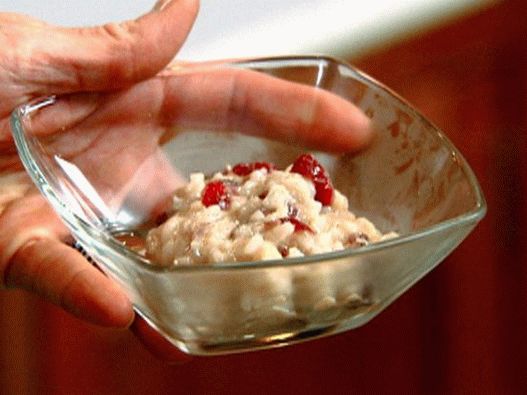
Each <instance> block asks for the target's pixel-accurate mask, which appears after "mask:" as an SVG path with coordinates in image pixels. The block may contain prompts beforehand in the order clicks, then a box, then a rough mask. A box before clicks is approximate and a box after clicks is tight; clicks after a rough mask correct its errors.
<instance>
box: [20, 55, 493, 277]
mask: <svg viewBox="0 0 527 395" xmlns="http://www.w3.org/2000/svg"><path fill="white" fill-rule="evenodd" d="M276 62H280V63H282V64H283V63H294V64H298V63H299V62H315V63H320V62H325V63H327V64H334V65H336V66H339V67H344V68H346V69H347V70H348V72H351V73H352V75H353V77H354V78H356V79H358V80H360V81H361V82H362V83H364V84H366V85H368V86H370V87H374V88H375V89H378V90H380V91H383V92H384V93H386V94H388V95H389V96H391V97H392V98H393V99H395V100H396V101H398V102H399V104H401V105H403V106H404V107H405V110H406V111H408V112H410V113H412V115H413V116H414V117H416V118H417V119H419V121H420V122H422V123H423V124H425V125H426V126H428V127H429V128H430V129H431V130H433V132H434V133H435V134H436V135H437V136H438V137H439V138H440V140H442V142H443V145H444V146H445V147H446V148H447V149H448V150H449V151H450V152H451V153H452V155H455V156H456V160H457V162H458V164H459V165H460V168H461V170H462V171H463V173H464V174H465V176H466V177H467V180H468V181H469V184H470V186H471V190H472V192H473V193H474V196H475V200H476V204H475V205H474V207H473V208H472V209H471V210H470V211H467V212H464V213H462V214H460V215H458V216H456V217H453V218H449V219H447V220H444V221H441V222H438V223H436V224H433V225H430V226H427V227H425V228H423V229H421V230H418V231H414V232H410V233H406V234H404V235H401V236H397V237H395V238H392V239H387V240H383V241H380V242H376V243H372V244H369V245H367V246H363V247H355V248H348V249H343V250H339V251H333V252H327V253H321V254H315V255H309V256H304V257H296V258H287V259H273V260H265V261H243V262H224V263H212V264H207V265H179V266H178V265H173V266H168V267H165V266H156V265H153V264H152V263H151V261H150V260H148V259H147V258H145V257H144V256H142V255H140V254H138V253H136V252H134V251H132V250H130V249H128V248H126V247H125V246H124V245H123V244H122V243H120V242H119V241H118V240H117V239H116V238H115V237H113V236H112V234H110V233H109V232H108V231H104V230H101V229H98V228H96V227H95V226H93V225H92V224H90V223H88V222H86V221H85V220H84V219H82V218H80V217H78V216H77V215H76V214H75V213H74V212H73V211H72V210H71V209H69V207H68V205H67V204H66V203H64V201H63V200H62V199H60V198H59V197H58V196H57V194H56V193H55V192H54V191H53V189H52V188H50V187H49V183H48V182H47V180H46V177H45V176H44V175H43V174H42V172H41V171H40V167H39V165H38V164H37V163H36V161H35V159H34V158H33V157H32V155H31V154H30V151H29V147H28V143H27V140H26V138H25V134H24V129H23V127H22V119H23V117H24V116H26V115H28V114H29V113H31V112H33V111H36V110H38V109H40V108H42V107H45V106H48V105H52V104H53V103H54V102H55V101H56V98H57V96H55V95H50V96H46V97H41V98H37V99H33V100H31V101H29V102H27V103H24V104H22V105H19V106H18V107H16V108H15V109H14V111H13V112H12V114H11V130H12V134H13V137H14V141H15V145H16V147H17V150H18V153H19V156H20V158H21V160H22V163H23V165H24V167H25V169H26V171H27V173H28V174H29V175H30V177H31V179H32V180H33V182H34V183H35V185H36V186H37V188H38V189H39V190H40V192H41V193H42V194H43V195H44V197H45V198H46V199H47V200H48V201H49V202H50V203H51V205H52V206H53V208H54V209H55V211H58V213H57V214H58V215H59V217H60V218H61V219H62V220H63V221H64V222H66V223H67V225H69V226H73V224H75V226H77V227H79V225H80V227H81V228H83V230H84V231H85V232H86V233H88V235H89V236H90V237H93V238H95V239H98V240H99V239H101V238H102V239H103V240H104V242H105V244H106V245H108V246H110V247H111V248H112V249H113V250H114V251H115V252H117V253H118V254H119V255H122V256H124V257H126V258H128V259H130V260H131V261H132V262H134V264H138V265H140V266H142V269H143V270H147V271H153V272H173V271H177V272H179V271H181V272H194V271H209V270H242V269H263V268H269V267H276V266H279V267H283V268H286V267H290V266H298V265H308V264H316V263H321V262H328V261H333V260H341V259H344V258H352V257H362V256H364V255H367V254H370V253H374V252H378V251H383V250H387V249H389V248H392V247H395V246H399V245H402V244H407V243H411V242H413V241H415V240H417V239H420V238H424V237H427V236H430V235H433V234H435V233H440V232H442V231H444V230H445V229H448V228H451V227H459V226H463V225H465V226H466V225H469V224H474V225H475V224H476V223H477V222H478V221H479V220H481V219H482V218H483V217H484V216H485V214H486V211H487V203H486V201H485V197H484V195H483V192H482V190H481V186H480V184H479V182H478V180H477V178H476V176H475V174H474V172H473V170H472V169H471V167H470V166H469V164H468V162H467V160H466V159H465V158H464V157H463V155H462V154H461V153H460V151H459V150H458V149H457V148H456V147H455V146H454V144H453V143H452V142H451V141H450V140H449V139H448V137H446V135H445V134H444V133H443V132H442V131H441V129H440V128H438V127H437V126H436V125H435V124H433V123H432V122H431V121H430V120H428V119H427V118H426V117H425V116H423V115H422V114H421V113H420V112H419V111H418V110H417V109H415V108H414V107H413V106H412V105H411V104H410V103H409V102H408V101H407V100H406V99H404V98H402V97H401V96H400V95H399V94H397V93H396V92H394V91H393V90H392V89H390V88H389V87H387V86H386V85H384V84H383V83H381V82H379V81H377V80H376V79H375V78H373V77H371V76H369V75H368V74H366V73H364V72H363V71H361V70H360V69H358V68H357V67H355V66H352V65H351V64H349V63H348V62H345V61H343V60H340V59H336V58H333V57H331V56H325V55H305V56H304V55H302V56H273V57H261V58H247V59H235V60H227V61H214V62H210V63H208V64H207V63H206V64H205V65H204V66H202V67H203V68H204V69H210V68H221V67H241V68H248V67H254V66H255V65H264V64H272V63H276ZM167 68H168V69H171V66H170V65H169V66H168V67H167ZM172 70H173V71H174V72H179V71H180V70H184V67H177V68H176V69H172ZM194 70H195V68H194ZM57 206H59V207H60V208H61V209H60V210H59V209H58V208H57ZM94 233H95V235H94ZM81 245H82V246H83V248H84V249H85V250H86V252H87V253H88V254H89V253H90V248H89V247H87V246H85V245H84V243H82V242H81Z"/></svg>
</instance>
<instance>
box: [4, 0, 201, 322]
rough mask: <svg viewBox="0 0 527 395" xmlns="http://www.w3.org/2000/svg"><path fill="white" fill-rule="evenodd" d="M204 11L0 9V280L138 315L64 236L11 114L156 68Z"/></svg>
mask: <svg viewBox="0 0 527 395" xmlns="http://www.w3.org/2000/svg"><path fill="white" fill-rule="evenodd" d="M197 10H198V1H197V0H174V1H172V2H167V1H160V2H158V4H156V6H155V7H154V9H153V10H152V12H150V13H148V14H147V15H145V16H143V17H141V18H139V19H137V20H134V21H127V22H124V23H121V24H107V25H104V26H99V27H94V28H86V29H70V28H61V27H55V26H51V25H48V24H46V23H44V22H41V21H38V20H36V19H33V18H30V17H27V16H23V15H17V14H6V13H0V48H2V51H0V287H2V286H6V287H18V288H24V289H26V290H29V291H31V292H35V293H37V294H38V295H40V296H42V297H44V298H46V299H47V300H49V301H51V302H53V303H56V304H57V305H59V306H62V307H63V308H64V309H66V310H67V311H69V312H71V313H73V314H74V315H76V316H77V317H80V318H82V319H84V320H87V321H90V322H93V323H95V324H99V325H104V326H113V327H128V326H129V325H130V324H131V323H132V321H133V320H134V312H133V310H132V305H131V303H130V301H129V300H128V298H127V297H126V295H125V294H124V293H123V291H122V290H121V289H119V287H117V286H116V285H115V284H114V283H113V282H112V281H110V280H109V279H108V278H107V277H105V276H104V275H103V274H102V273H101V272H99V271H98V270H97V269H96V268H94V267H93V266H91V265H89V264H87V263H86V260H85V259H84V258H83V257H82V255H80V254H79V253H78V252H77V251H76V250H74V249H72V248H71V247H69V246H68V245H67V244H66V243H65V242H68V239H69V236H68V232H67V230H66V228H65V227H64V226H63V224H62V223H61V222H60V221H59V220H58V218H57V217H56V215H55V214H54V213H53V212H52V211H51V209H50V207H49V206H48V205H47V204H46V203H45V201H44V200H43V198H42V197H41V196H40V195H39V193H38V192H37V191H36V189H35V188H33V187H32V185H31V182H30V180H29V179H28V178H27V177H26V175H25V173H24V172H23V171H22V167H21V165H20V163H19V161H18V157H17V155H16V150H15V148H14V145H13V142H12V137H11V133H10V127H9V116H10V113H11V111H12V110H13V109H14V108H15V107H16V106H17V105H19V104H22V103H24V102H26V101H28V100H30V99H32V98H35V97H39V96H45V95H49V94H56V93H70V92H99V91H103V90H115V89H118V88H122V87H126V86H129V85H130V84H132V83H134V82H136V81H140V80H143V79H145V78H148V77H151V76H153V75H155V74H156V73H157V72H158V71H159V70H161V69H162V68H164V67H165V66H166V64H167V63H168V62H170V60H171V59H172V58H173V57H174V55H175V54H176V52H177V50H178V49H179V48H180V46H181V45H182V43H183V42H184V40H185V38H186V36H187V34H188V32H189V30H190V28H191V26H192V24H193V22H194V19H195V16H196V14H197ZM145 53H148V56H147V57H145V56H144V54H145Z"/></svg>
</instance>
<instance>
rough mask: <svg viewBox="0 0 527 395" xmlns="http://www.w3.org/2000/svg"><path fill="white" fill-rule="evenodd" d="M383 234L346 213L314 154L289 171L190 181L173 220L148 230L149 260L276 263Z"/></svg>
mask: <svg viewBox="0 0 527 395" xmlns="http://www.w3.org/2000/svg"><path fill="white" fill-rule="evenodd" d="M394 236H396V234H395V233H393V232H391V233H388V234H383V233H381V232H380V231H379V230H378V229H377V228H376V227H375V226H374V225H373V224H372V223H371V222H370V221H369V220H368V219H366V218H363V217H357V216H356V215H354V214H353V213H352V212H351V211H349V208H348V200H347V198H346V197H345V196H344V195H343V194H341V193H340V192H339V191H338V190H336V189H334V188H333V186H332V184H331V180H330V179H329V176H328V175H327V173H326V171H325V170H324V168H323V167H322V165H321V164H320V163H319V162H318V161H317V160H316V159H315V158H314V157H313V156H312V155H310V154H304V155H301V156H300V157H298V158H297V159H296V160H295V161H294V163H293V164H291V165H290V166H288V167H287V168H286V169H284V170H279V169H277V168H276V167H275V166H274V165H272V164H270V163H266V162H253V163H240V164H237V165H235V166H227V167H226V169H225V170H224V171H222V172H218V173H216V174H214V175H213V176H212V177H210V178H207V177H205V175H204V174H203V173H195V174H192V175H191V176H190V182H189V183H188V184H186V185H185V186H183V187H181V188H179V189H177V190H176V191H175V193H174V197H173V206H172V210H171V212H169V213H168V215H167V219H166V221H165V222H164V223H162V224H161V225H160V226H158V227H156V228H154V229H152V230H150V231H149V233H148V235H147V240H146V254H147V256H148V257H149V258H151V260H152V261H153V262H154V263H155V264H158V265H162V266H171V265H192V264H211V263H222V262H247V261H260V260H274V259H284V258H291V257H302V256H305V255H313V254H321V253H325V252H331V251H338V250H342V249H346V248H353V247H358V246H365V245H367V244H370V243H374V242H377V241H380V240H384V239H386V238H391V237H394Z"/></svg>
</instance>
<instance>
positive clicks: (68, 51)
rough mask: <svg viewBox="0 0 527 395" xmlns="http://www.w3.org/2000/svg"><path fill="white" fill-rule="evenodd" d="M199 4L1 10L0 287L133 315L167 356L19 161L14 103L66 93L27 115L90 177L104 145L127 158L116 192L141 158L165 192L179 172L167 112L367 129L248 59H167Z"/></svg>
mask: <svg viewBox="0 0 527 395" xmlns="http://www.w3.org/2000/svg"><path fill="white" fill-rule="evenodd" d="M197 10H198V4H197V1H194V0H174V1H172V2H168V3H166V4H164V5H159V4H158V5H157V6H156V7H155V8H154V10H153V11H152V12H150V13H149V14H147V15H145V16H143V17H141V18H139V19H137V20H134V21H128V22H125V23H122V24H109V25H105V26H101V27H95V28H85V29H66V28H60V27H54V26H50V25H48V24H46V23H44V22H41V21H38V20H35V19H32V18H30V17H26V16H21V15H15V14H2V13H0V48H3V49H4V50H3V51H1V52H0V88H1V89H0V287H7V288H22V289H25V290H28V291H30V292H34V293H36V294H37V295H39V296H41V297H43V298H45V299H47V300H48V301H50V302H52V303H55V304H57V305H59V306H61V307H62V308H64V309H65V310H66V311H68V312H70V313H72V314H73V315H75V316H77V317H79V318H81V319H83V320H86V321H88V322H91V323H94V324H97V325H102V326H110V327H130V328H131V329H132V330H133V331H134V333H136V334H137V335H138V337H139V338H140V339H141V340H142V341H143V342H144V343H145V344H146V345H147V346H148V347H149V348H150V349H151V350H152V351H153V352H154V353H156V354H157V355H159V356H161V357H162V358H164V359H167V360H172V361H174V360H180V359H182V358H184V357H183V356H182V354H180V353H179V352H178V351H177V350H175V349H174V348H173V347H167V344H166V341H165V340H164V339H162V338H159V336H158V335H156V334H155V333H154V332H152V331H151V330H150V329H149V327H148V325H146V324H145V323H144V322H143V321H141V320H138V319H135V316H134V312H133V309H132V305H131V303H130V301H129V300H128V298H127V296H126V294H125V293H124V292H123V291H122V290H121V289H120V288H119V287H118V286H117V285H116V284H115V283H113V282H112V281H111V280H109V279H108V278H107V277H105V276H104V275H103V274H102V273H101V272H100V271H99V270H98V269H96V268H95V267H94V266H92V265H90V264H89V263H87V262H86V260H85V258H84V257H83V256H82V255H81V254H80V253H79V252H78V251H76V250H75V249H73V248H72V247H70V245H69V243H70V242H71V236H70V235H69V234H68V231H67V229H66V228H65V227H64V225H63V224H62V223H61V221H60V220H59V219H58V217H57V216H56V215H55V214H54V213H53V211H52V209H51V208H50V207H49V206H48V205H47V203H46V202H45V201H44V199H43V198H42V197H41V196H40V194H39V193H38V191H37V190H36V189H35V188H34V187H33V186H32V184H31V182H30V180H29V178H28V177H27V176H26V175H25V173H24V171H23V170H22V166H21V164H20V162H19V160H18V156H17V154H16V150H15V148H14V144H13V141H12V137H11V133H10V128H9V116H10V113H11V112H12V110H13V109H14V108H15V107H16V106H17V105H19V104H22V103H24V102H27V101H28V100H30V99H33V98H36V97H40V96H46V95H50V94H58V95H62V96H60V97H62V98H61V99H60V100H59V103H58V105H56V106H53V109H52V110H50V111H49V112H43V116H42V117H41V118H40V119H38V122H36V123H35V128H36V130H37V133H38V130H41V133H42V134H43V135H44V134H46V135H48V134H49V135H50V137H49V138H52V139H53V141H54V144H57V146H60V147H61V150H62V152H64V153H65V155H66V156H68V157H69V158H74V160H75V161H76V163H78V164H80V165H85V166H86V168H90V169H93V174H92V177H93V180H94V182H95V183H97V180H99V179H100V180H102V176H103V175H104V174H105V172H107V171H108V170H109V169H107V168H106V167H105V165H104V164H105V163H108V162H106V161H105V158H106V157H108V158H113V159H114V161H112V163H115V162H119V163H127V165H126V166H120V167H119V168H118V174H117V176H116V178H117V179H118V180H120V181H121V182H122V189H123V194H122V196H123V197H124V195H126V193H127V191H129V189H130V188H133V187H134V183H136V182H137V181H136V179H137V177H135V178H134V177H133V175H134V174H137V169H138V167H139V166H141V165H142V164H143V163H144V162H145V159H146V158H148V160H149V161H153V162H151V163H153V164H154V165H155V168H156V169H157V170H159V169H165V170H166V174H165V177H163V180H164V182H163V184H162V185H161V186H159V181H158V178H157V179H154V175H155V174H154V173H153V172H152V171H151V170H152V168H153V167H152V166H143V167H142V171H143V174H142V176H141V177H139V179H140V180H141V182H142V183H145V182H147V183H148V182H152V183H156V188H157V189H156V190H155V192H156V193H160V191H164V192H165V193H167V194H168V193H169V192H170V191H171V190H173V188H174V187H175V186H176V185H177V184H178V183H179V182H180V180H179V178H178V176H177V174H174V172H173V171H172V169H171V168H170V166H168V165H166V166H165V165H164V163H165V159H164V158H163V156H162V154H161V153H160V151H159V150H158V145H159V144H161V143H162V142H163V139H164V138H165V137H166V136H165V135H164V130H166V127H167V126H170V125H174V124H177V125H180V126H199V127H207V128H209V129H213V130H218V131H221V130H227V129H239V130H240V131H242V132H244V133H248V134H252V135H265V136H267V137H271V138H275V139H281V140H285V141H287V140H291V139H293V140H299V139H300V140H302V141H304V142H305V143H306V145H307V146H315V147H317V148H319V149H327V150H342V151H350V150H356V149H359V148H361V147H362V146H363V145H365V144H366V143H367V141H368V139H369V130H368V126H367V119H366V118H365V117H364V116H363V115H362V114H361V113H360V112H359V111H358V110H356V109H355V108H353V107H351V106H350V105H349V104H348V103H347V102H345V101H343V100H341V99H339V98H337V97H336V96H332V95H330V94H328V93H326V92H323V91H317V90H314V89H311V88H307V87H304V86H300V85H296V84H292V83H285V82H283V81H279V80H276V79H273V78H271V77H267V76H264V75H260V74H257V73H254V72H251V71H244V70H226V69H213V70H209V71H205V70H204V69H203V68H202V67H200V65H197V64H185V65H179V66H178V67H169V68H166V66H167V64H168V63H169V62H170V61H171V60H172V59H173V57H174V56H175V54H176V53H177V50H178V49H179V48H180V46H181V45H182V44H183V42H184V40H185V38H186V36H187V34H188V32H189V30H190V28H191V26H192V24H193V21H194V19H195V16H196V14H197ZM144 53H148V54H149V55H148V56H147V57H145V56H144ZM306 98H308V99H309V100H306ZM277 102H278V103H280V105H276V103H277ZM110 103H111V104H110ZM306 103H308V104H306ZM145 114H148V119H147V118H145ZM146 123H147V124H148V125H149V128H148V130H149V133H144V134H137V133H136V134H134V135H133V136H129V135H128V136H126V138H123V133H127V132H126V131H128V130H132V129H133V128H132V127H131V126H132V125H138V124H146ZM64 126H66V127H64ZM284 130H287V131H288V132H287V135H286V134H285V132H284ZM328 135H331V136H332V138H331V139H328V138H327V136H328ZM130 137H131V138H130ZM116 158H118V159H119V161H115V159H116ZM93 165H95V166H93ZM113 170H114V169H112V171H113ZM157 177H159V174H158V175H157ZM101 182H102V181H101ZM147 190H153V188H147ZM149 199H152V201H154V200H155V196H150V197H148V196H147V197H146V198H145V200H146V201H148V200H149ZM118 200H119V199H118ZM114 203H115V204H116V205H118V204H119V203H120V202H119V201H116V202H114Z"/></svg>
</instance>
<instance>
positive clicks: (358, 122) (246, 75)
mask: <svg viewBox="0 0 527 395" xmlns="http://www.w3.org/2000/svg"><path fill="white" fill-rule="evenodd" d="M164 91H165V97H164V102H163V104H162V107H161V113H160V116H161V117H167V118H168V123H169V124H175V125H177V126H180V127H185V126H189V127H207V128H212V129H216V130H218V129H219V130H235V131H236V130H239V131H242V132H244V133H246V134H251V135H256V136H260V137H266V138H271V139H276V140H281V141H284V142H287V143H290V144H295V145H297V144H299V143H300V144H304V145H306V146H308V147H311V148H316V149H320V150H326V151H339V152H349V151H356V150H358V149H360V148H363V147H364V146H365V145H366V144H367V143H368V142H369V141H370V139H371V137H372V130H371V127H370V121H369V119H368V117H367V116H366V115H365V114H364V113H363V112H362V111H361V110H360V109H359V108H357V107H356V106H354V105H353V104H352V103H350V102H349V101H347V100H345V99H343V98H341V97H339V96H337V95H336V94H333V93H331V92H328V91H326V90H323V89H318V88H314V87H311V86H307V85H303V84H299V83H294V82H289V81H285V80H282V79H279V78H274V77H271V76H268V75H265V74H263V73H259V72H256V71H250V70H240V69H223V70H221V69H217V70H211V71H209V72H196V73H182V74H181V75H178V74H175V75H174V76H173V77H172V78H168V79H167V80H166V83H165V87H164Z"/></svg>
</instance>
